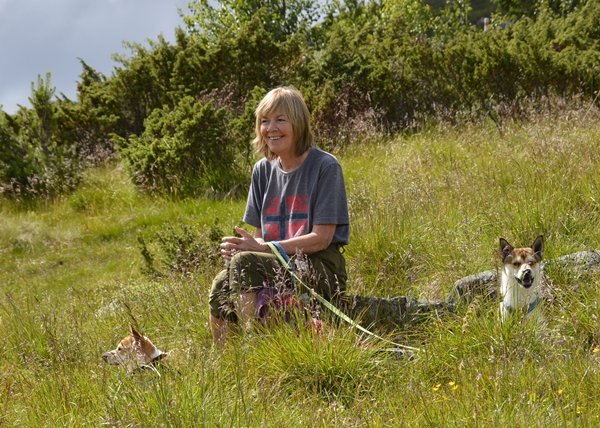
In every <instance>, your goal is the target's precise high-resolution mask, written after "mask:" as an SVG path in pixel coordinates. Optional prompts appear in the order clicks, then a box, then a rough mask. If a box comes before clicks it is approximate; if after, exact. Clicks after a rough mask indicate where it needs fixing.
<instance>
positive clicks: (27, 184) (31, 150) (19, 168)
mask: <svg viewBox="0 0 600 428" xmlns="http://www.w3.org/2000/svg"><path fill="white" fill-rule="evenodd" d="M55 92H56V88H53V87H52V86H51V82H50V73H47V74H46V79H45V80H44V79H43V78H42V77H41V76H38V81H37V86H35V85H34V84H33V83H32V84H31V97H30V98H29V101H30V102H31V105H32V106H33V109H31V110H28V109H26V108H24V107H21V108H20V109H19V111H18V112H17V114H16V115H15V116H14V117H10V116H8V115H7V114H5V113H3V112H1V114H2V117H1V118H0V138H1V139H2V148H0V193H3V194H5V195H8V196H9V197H13V198H17V199H20V198H23V197H26V198H30V197H41V198H46V197H52V196H54V195H57V194H61V193H64V192H66V191H69V190H71V189H73V188H74V187H75V186H76V185H77V183H78V181H79V175H80V163H79V158H78V156H77V153H76V152H77V149H76V144H75V141H74V140H73V138H72V135H71V133H70V132H69V129H68V128H66V127H64V126H63V125H64V123H63V121H62V120H61V117H62V115H63V114H64V110H63V106H62V105H61V103H59V102H56V101H54V100H53V99H52V98H53V97H54V94H55Z"/></svg>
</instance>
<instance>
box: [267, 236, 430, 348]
mask: <svg viewBox="0 0 600 428" xmlns="http://www.w3.org/2000/svg"><path fill="white" fill-rule="evenodd" d="M266 244H267V245H268V246H269V248H271V251H272V252H273V254H275V256H276V257H277V259H278V260H279V262H280V263H281V264H282V265H283V266H284V267H285V268H286V269H287V270H288V272H289V273H290V274H291V275H292V278H294V279H295V280H296V281H298V283H299V284H301V285H303V286H304V288H305V289H306V290H307V291H308V292H309V293H310V295H311V296H313V297H314V298H315V299H317V300H318V301H319V302H320V303H321V304H323V306H325V307H326V308H327V309H329V310H330V311H331V312H333V313H334V314H335V315H337V316H338V317H340V318H341V319H343V320H344V321H346V322H347V323H348V324H350V325H351V326H352V327H354V328H356V329H358V330H360V331H362V332H363V333H366V334H368V335H369V336H372V337H374V338H376V339H379V340H381V341H383V342H386V343H389V344H391V345H394V346H396V347H398V348H403V349H407V350H410V351H420V349H419V348H414V347H412V346H408V345H400V344H399V343H396V342H393V341H391V340H389V339H385V338H383V337H381V336H378V335H376V334H375V333H372V332H370V331H369V330H367V329H366V328H364V327H363V326H361V325H360V324H358V323H357V322H356V321H354V320H353V319H352V318H350V317H349V316H348V315H346V314H345V313H343V312H342V311H340V310H339V309H338V308H336V307H335V306H334V305H332V304H331V303H330V302H328V301H327V300H326V299H325V298H324V297H323V296H321V295H320V294H319V293H317V292H316V291H315V290H313V289H312V288H310V287H309V286H308V285H306V284H305V283H304V282H302V280H301V279H300V278H298V275H296V274H295V273H294V270H293V268H292V264H291V263H290V258H289V257H288V255H287V254H286V253H285V251H283V247H282V246H281V244H279V242H266Z"/></svg>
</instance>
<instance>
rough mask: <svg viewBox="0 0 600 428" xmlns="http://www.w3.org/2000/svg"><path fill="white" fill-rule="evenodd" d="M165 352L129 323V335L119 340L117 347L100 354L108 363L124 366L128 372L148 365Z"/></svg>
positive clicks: (163, 355)
mask: <svg viewBox="0 0 600 428" xmlns="http://www.w3.org/2000/svg"><path fill="white" fill-rule="evenodd" d="M166 355H167V354H166V353H165V352H163V351H161V350H160V349H158V348H157V347H156V346H154V344H153V343H152V341H151V340H150V339H148V338H147V337H146V336H144V335H142V334H141V333H140V332H139V331H137V330H136V329H135V327H133V326H132V325H131V324H129V336H126V337H125V338H124V339H123V340H121V341H120V342H119V344H118V345H117V348H116V349H114V350H112V351H108V352H105V353H104V354H102V358H103V359H104V361H106V362H107V363H108V364H113V365H117V366H124V367H126V368H127V371H128V372H133V371H135V370H136V369H138V368H143V367H148V366H151V365H153V364H154V362H156V361H158V360H160V359H162V358H163V357H165V356H166Z"/></svg>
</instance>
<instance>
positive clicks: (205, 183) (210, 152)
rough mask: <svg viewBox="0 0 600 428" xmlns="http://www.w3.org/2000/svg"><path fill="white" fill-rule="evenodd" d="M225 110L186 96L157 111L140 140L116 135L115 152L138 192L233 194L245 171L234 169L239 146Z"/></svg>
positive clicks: (240, 143)
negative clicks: (124, 164)
mask: <svg viewBox="0 0 600 428" xmlns="http://www.w3.org/2000/svg"><path fill="white" fill-rule="evenodd" d="M228 122H229V117H228V112H227V110H226V109H225V108H220V109H215V108H214V106H213V102H212V101H211V102H208V103H206V104H204V103H202V102H200V101H196V100H195V99H194V98H192V97H190V96H187V97H184V98H183V99H182V100H181V101H180V102H179V103H178V104H177V105H176V106H175V107H174V108H173V109H170V108H168V107H164V108H163V109H155V110H154V111H153V112H152V113H151V114H150V116H149V117H148V118H147V119H146V120H145V121H144V127H145V130H144V133H143V134H142V136H141V137H137V136H135V135H132V136H131V137H130V138H129V140H126V139H124V138H121V137H118V136H114V138H115V141H116V144H117V149H118V151H119V152H120V154H121V156H122V158H123V159H124V160H125V162H126V164H127V166H128V168H129V171H130V173H131V175H132V177H133V179H134V181H135V183H136V185H138V186H139V187H140V188H142V189H143V190H145V191H148V192H150V193H167V194H171V195H179V196H188V195H194V194H198V193H201V192H206V191H207V190H210V191H212V192H213V193H214V192H216V193H223V192H226V191H229V190H231V188H232V187H233V186H234V184H235V183H236V182H237V181H238V180H239V177H240V176H243V175H246V174H247V171H241V170H240V169H236V167H235V164H236V155H237V153H238V152H239V150H238V148H239V146H243V145H244V143H245V142H235V141H231V140H230V138H229V137H230V136H231V132H230V130H229V127H228Z"/></svg>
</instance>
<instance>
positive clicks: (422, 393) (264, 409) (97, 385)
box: [0, 108, 600, 427]
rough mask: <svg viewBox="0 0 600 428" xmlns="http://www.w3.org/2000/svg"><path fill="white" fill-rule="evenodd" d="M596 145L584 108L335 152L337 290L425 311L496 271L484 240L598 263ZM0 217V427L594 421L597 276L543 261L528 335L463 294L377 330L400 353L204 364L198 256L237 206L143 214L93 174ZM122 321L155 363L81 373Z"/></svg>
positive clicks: (210, 352) (205, 275)
mask: <svg viewBox="0 0 600 428" xmlns="http://www.w3.org/2000/svg"><path fill="white" fill-rule="evenodd" d="M599 142H600V114H598V112H596V111H595V110H592V109H585V108H582V109H581V110H574V111H573V110H568V111H567V110H565V111H563V112H561V113H559V114H555V115H550V114H540V115H539V117H537V118H535V119H531V120H529V121H527V122H524V123H514V124H505V126H504V127H503V128H502V132H499V129H498V128H497V127H496V126H494V124H493V123H491V122H489V123H480V124H476V125H475V124H473V125H465V126H463V127H460V128H459V127H452V126H449V125H439V126H431V127H429V128H425V129H422V130H421V131H419V132H416V133H413V134H411V135H405V136H396V137H394V138H386V137H377V136H372V137H370V138H367V139H365V140H364V141H361V142H360V143H354V144H352V145H350V146H348V147H344V148H343V149H340V150H339V151H337V152H336V153H335V154H336V156H337V157H338V159H339V160H340V162H341V164H342V167H343V168H344V173H345V177H346V184H347V190H348V198H349V204H350V213H351V227H352V231H351V244H350V245H349V246H348V247H347V248H346V251H345V256H346V260H347V263H348V272H349V289H348V292H349V293H351V294H361V295H366V296H381V297H394V296H402V295H407V296H413V297H416V298H419V299H432V300H434V299H440V300H443V299H445V298H446V296H447V295H448V294H449V293H450V292H451V290H452V287H453V284H454V282H455V281H456V280H458V279H460V278H463V277H465V276H467V275H470V274H474V273H477V272H481V271H484V270H488V269H493V268H496V267H498V266H499V262H500V260H499V255H498V240H499V238H500V237H504V238H506V239H507V240H508V241H509V242H510V243H512V244H513V245H516V246H527V245H529V244H531V243H532V242H533V240H534V239H535V238H536V237H537V236H538V235H540V234H543V235H544V237H545V253H544V257H545V258H546V259H552V258H555V257H559V256H562V255H565V254H570V253H573V252H577V251H585V250H592V249H600V228H599V225H600V150H599ZM1 204H2V205H1V208H0V290H1V295H0V342H1V343H2V345H1V346H0V352H1V356H0V425H2V426H15V427H55V426H67V427H82V426H92V427H100V426H111V427H113V426H114V427H142V426H164V427H192V426H210V427H213V426H214V427H282V426H285V427H287V426H293V427H330V426H343V427H377V426H381V427H388V426H394V427H404V426H406V427H424V426H430V427H480V426H481V427H483V426H486V427H532V426H535V427H554V426H559V427H563V426H565V427H574V426H582V427H597V426H600V412H599V411H598V409H599V408H600V387H599V385H600V352H599V349H600V306H599V305H600V294H599V292H600V272H598V271H577V270H572V269H568V268H565V267H563V266H559V265H556V264H552V263H548V265H547V266H546V271H545V275H546V290H545V293H546V297H547V298H546V299H545V303H544V311H545V316H546V320H547V326H545V327H544V328H539V327H537V326H533V325H531V324H527V323H523V322H519V321H515V322H512V323H507V324H504V325H502V324H500V322H499V320H498V307H497V306H498V305H497V303H496V302H493V301H488V300H485V299H478V300H476V301H475V302H473V304H471V305H463V306H461V307H459V308H458V309H457V310H456V311H455V312H454V313H448V312H445V313H434V314H430V315H428V316H427V317H424V319H422V320H421V322H420V323H418V324H416V325H412V326H407V327H406V328H404V329H398V330H396V331H384V332H378V333H379V334H382V335H385V336H386V337H387V338H389V339H392V340H394V341H396V342H400V343H402V344H406V345H410V346H413V347H417V348H419V351H417V352H415V354H414V355H412V356H404V357H401V356H399V355H398V354H396V353H392V352H387V351H386V350H385V348H386V345H385V344H381V345H379V344H378V343H377V341H376V340H373V339H369V338H367V337H365V336H364V335H363V334H362V333H360V332H359V331H356V330H355V329H353V328H352V327H351V326H348V325H346V324H344V323H340V324H339V325H337V324H336V323H330V325H329V327H328V328H327V329H326V330H325V333H324V335H322V336H317V335H314V334H312V333H311V332H310V331H308V330H303V329H300V330H298V331H296V330H294V329H292V328H290V327H289V326H287V325H281V326H277V327H274V328H272V329H270V330H268V331H265V332H264V333H263V334H257V335H254V336H252V337H243V338H239V337H232V338H231V340H230V341H229V342H228V344H227V345H226V346H225V348H224V349H216V348H214V347H213V345H212V340H211V337H210V331H209V328H208V324H207V296H208V290H209V287H210V284H211V281H212V278H213V277H214V276H215V275H216V273H217V272H218V271H219V270H220V269H221V268H222V267H223V262H222V261H221V260H220V259H219V258H218V256H217V242H218V238H219V236H221V235H222V234H230V233H232V230H233V227H234V226H235V225H237V224H239V222H240V219H241V217H242V214H243V211H244V205H245V200H243V199H239V200H233V199H226V200H214V199H185V200H179V199H174V198H160V197H151V196H148V195H145V194H142V193H140V192H139V191H138V190H137V189H136V188H135V187H134V186H133V184H132V183H131V181H130V178H129V176H128V174H127V172H126V170H125V169H124V168H123V166H122V165H121V164H119V162H117V161H113V163H111V164H109V165H108V166H104V167H101V168H96V169H92V170H89V171H88V172H87V173H86V175H85V177H84V180H83V183H82V184H81V185H80V186H79V187H78V188H77V189H76V190H75V191H74V192H73V193H71V194H68V195H65V196H61V197H59V198H57V199H54V200H52V201H38V202H31V203H20V204H17V203H15V202H11V201H10V200H6V199H4V200H2V201H1ZM144 254H145V255H146V257H144ZM129 323H132V324H134V325H135V326H137V327H138V328H139V329H140V330H141V331H142V332H143V333H144V334H145V335H147V336H149V337H150V338H151V339H152V341H153V342H154V343H155V344H156V345H157V346H158V347H159V348H161V349H162V350H164V351H167V352H168V353H169V355H168V357H167V358H166V359H165V360H163V361H162V362H161V364H160V365H158V366H157V367H156V369H154V370H153V369H147V370H144V371H140V372H136V373H134V374H128V373H127V372H126V371H125V370H123V369H121V368H119V367H114V366H109V365H107V364H105V363H104V362H103V360H102V359H101V357H100V355H101V354H102V353H103V352H105V351H107V350H110V349H114V348H115V346H116V344H117V342H118V341H119V340H120V339H121V338H122V337H124V336H125V335H126V334H127V333H128V324H129ZM365 342H368V343H370V344H371V345H372V346H363V345H364V343H365Z"/></svg>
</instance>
